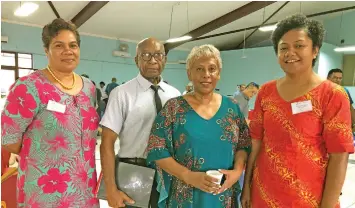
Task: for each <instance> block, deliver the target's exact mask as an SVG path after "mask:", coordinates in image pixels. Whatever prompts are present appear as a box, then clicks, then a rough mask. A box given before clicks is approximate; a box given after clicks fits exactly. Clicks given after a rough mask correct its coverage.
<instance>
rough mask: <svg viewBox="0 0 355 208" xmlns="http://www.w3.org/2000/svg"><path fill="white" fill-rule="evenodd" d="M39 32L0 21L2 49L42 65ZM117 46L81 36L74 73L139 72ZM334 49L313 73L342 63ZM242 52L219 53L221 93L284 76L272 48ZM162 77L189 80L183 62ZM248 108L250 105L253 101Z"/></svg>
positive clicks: (176, 55) (180, 83) (181, 55)
mask: <svg viewBox="0 0 355 208" xmlns="http://www.w3.org/2000/svg"><path fill="white" fill-rule="evenodd" d="M41 31H42V30H41V28H37V27H29V26H23V25H17V24H9V23H5V22H2V26H1V32H2V35H5V36H8V37H9V42H8V43H6V44H2V50H10V51H18V52H27V53H33V54H34V68H38V69H41V68H44V67H45V66H46V65H47V58H46V56H45V54H44V51H43V47H42V41H41ZM353 39H354V38H353ZM117 47H118V42H117V41H116V40H111V39H104V38H98V37H92V36H84V35H83V36H82V46H81V63H80V65H79V66H78V69H77V71H76V72H77V73H78V74H82V73H85V74H88V75H89V76H90V78H91V79H93V80H94V81H95V82H96V83H98V82H100V81H105V82H110V80H111V78H112V77H117V79H118V82H119V83H121V82H123V81H127V80H130V79H132V78H133V77H135V76H136V75H137V74H138V69H137V67H136V65H135V63H134V61H133V59H124V58H120V57H113V56H112V51H113V50H116V49H117ZM135 47H136V45H135V44H133V43H129V50H130V53H131V54H132V57H134V55H135ZM333 49H334V46H333V45H331V44H327V43H324V45H323V47H322V49H321V53H320V57H319V60H318V62H317V64H316V66H315V68H314V70H315V71H316V72H318V69H319V73H320V75H321V76H323V77H325V76H326V73H328V71H329V70H330V69H331V68H335V67H340V68H341V66H342V54H340V53H335V52H334V51H333ZM187 55H188V52H187V51H178V50H173V51H170V52H169V54H168V62H169V61H171V62H174V61H177V60H185V59H186V57H187ZM244 55H245V56H246V57H245V58H242V56H243V51H242V50H236V51H223V52H221V56H222V62H223V69H222V75H221V80H220V82H219V84H218V86H217V87H218V88H219V89H220V93H221V94H224V95H229V94H233V93H234V91H235V89H236V86H237V85H238V84H241V83H245V84H247V83H249V82H251V81H254V82H256V83H259V84H263V83H265V82H267V81H270V80H273V79H277V78H279V77H282V76H284V73H283V71H282V69H281V68H280V66H279V64H278V63H277V57H276V55H275V53H274V50H273V48H272V47H262V48H251V49H246V50H245V52H244ZM163 77H164V80H166V81H168V82H169V83H170V84H172V85H173V86H175V87H176V88H178V89H179V90H180V91H181V92H182V91H184V88H185V86H186V84H187V83H188V79H187V75H186V70H185V65H179V64H167V66H166V68H165V70H164V72H163ZM251 107H252V108H253V101H252V102H251Z"/></svg>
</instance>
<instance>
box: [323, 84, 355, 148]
mask: <svg viewBox="0 0 355 208" xmlns="http://www.w3.org/2000/svg"><path fill="white" fill-rule="evenodd" d="M323 123H324V128H323V138H324V141H325V145H326V148H327V151H328V153H340V152H349V153H354V144H353V135H352V132H351V115H350V103H349V99H348V98H347V95H346V92H345V90H344V89H343V88H342V87H341V86H335V87H334V89H332V93H330V98H329V101H328V103H327V104H326V106H325V108H324V115H323Z"/></svg>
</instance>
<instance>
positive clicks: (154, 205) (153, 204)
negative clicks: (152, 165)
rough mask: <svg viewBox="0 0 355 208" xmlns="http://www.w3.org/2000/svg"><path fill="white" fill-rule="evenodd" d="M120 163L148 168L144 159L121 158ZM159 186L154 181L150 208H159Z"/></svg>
mask: <svg viewBox="0 0 355 208" xmlns="http://www.w3.org/2000/svg"><path fill="white" fill-rule="evenodd" d="M119 161H121V162H125V163H129V164H133V165H138V166H142V167H147V161H146V160H145V159H142V158H119ZM157 185H158V184H157V182H156V181H155V180H154V181H153V187H152V193H151V195H150V201H149V207H150V208H158V201H159V192H158V191H157ZM126 207H127V206H126ZM129 207H134V206H129Z"/></svg>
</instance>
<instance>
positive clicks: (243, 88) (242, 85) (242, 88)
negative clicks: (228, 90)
mask: <svg viewBox="0 0 355 208" xmlns="http://www.w3.org/2000/svg"><path fill="white" fill-rule="evenodd" d="M245 87H246V86H245V84H240V85H238V86H237V90H236V91H235V93H234V95H233V97H235V96H237V95H238V94H239V93H241V92H243V90H245Z"/></svg>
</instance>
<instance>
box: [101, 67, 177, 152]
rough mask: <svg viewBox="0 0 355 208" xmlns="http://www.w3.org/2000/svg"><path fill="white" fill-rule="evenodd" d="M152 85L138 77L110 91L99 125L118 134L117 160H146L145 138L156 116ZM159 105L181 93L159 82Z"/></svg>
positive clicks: (146, 141) (146, 140) (146, 138)
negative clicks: (118, 158) (119, 158)
mask: <svg viewBox="0 0 355 208" xmlns="http://www.w3.org/2000/svg"><path fill="white" fill-rule="evenodd" d="M151 85H152V83H151V82H149V81H148V80H146V79H145V78H144V77H143V76H142V75H141V74H139V75H138V76H137V77H136V78H134V79H132V80H130V81H128V82H126V83H125V84H123V85H120V86H118V87H116V88H115V89H113V90H112V92H111V93H110V96H109V101H108V104H107V107H106V111H105V114H104V116H103V118H102V120H101V125H103V126H105V127H107V128H109V129H111V130H112V131H114V132H116V133H117V134H118V138H119V143H120V149H119V152H118V155H119V157H121V158H135V157H137V158H146V154H145V150H146V147H147V145H148V139H149V134H150V131H151V128H152V125H153V122H154V120H155V117H156V115H157V113H156V109H155V101H154V91H153V89H151V88H150V87H151ZM158 85H159V86H160V88H159V91H158V94H159V97H160V99H161V102H162V105H163V106H164V104H165V103H166V101H168V100H169V99H171V98H174V97H178V96H180V95H181V93H180V92H179V91H178V90H177V89H176V88H174V87H172V86H170V85H168V84H166V83H165V82H163V80H162V79H161V81H160V83H159V84H158Z"/></svg>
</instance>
